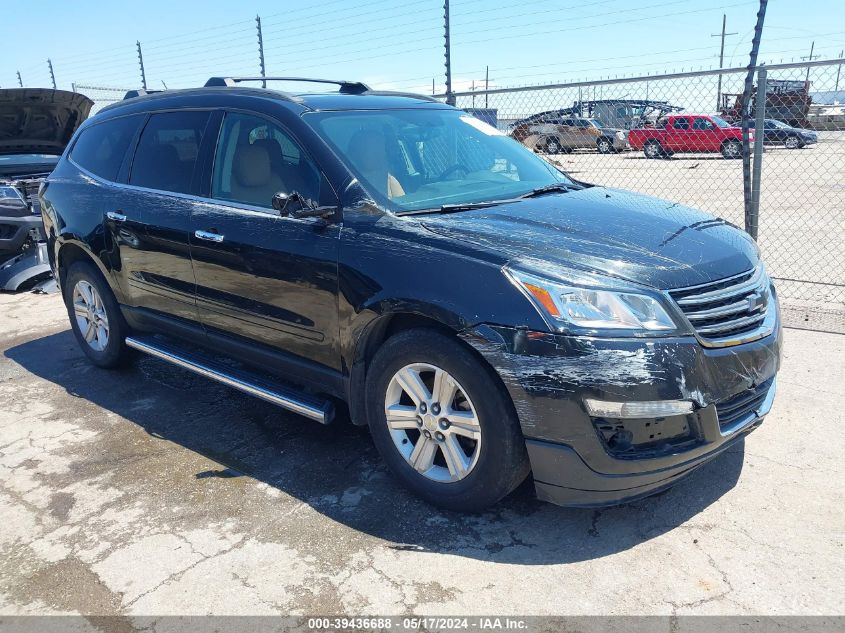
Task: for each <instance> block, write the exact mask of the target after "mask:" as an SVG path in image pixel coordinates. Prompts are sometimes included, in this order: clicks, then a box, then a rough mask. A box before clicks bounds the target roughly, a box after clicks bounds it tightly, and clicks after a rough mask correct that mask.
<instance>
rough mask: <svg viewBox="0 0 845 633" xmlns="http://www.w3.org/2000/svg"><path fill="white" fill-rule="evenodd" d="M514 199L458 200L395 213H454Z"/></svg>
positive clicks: (504, 202) (492, 205)
mask: <svg viewBox="0 0 845 633" xmlns="http://www.w3.org/2000/svg"><path fill="white" fill-rule="evenodd" d="M513 201H514V200H487V201H485V202H458V203H455V204H444V205H441V206H439V207H436V208H434V209H417V210H414V211H403V212H400V213H397V215H423V214H426V213H456V212H458V211H472V210H473V209H486V208H488V207H495V206H498V205H500V204H506V203H508V202H513Z"/></svg>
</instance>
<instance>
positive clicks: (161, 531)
mask: <svg viewBox="0 0 845 633" xmlns="http://www.w3.org/2000/svg"><path fill="white" fill-rule="evenodd" d="M843 370H845V337H843V336H837V335H832V334H821V333H815V332H806V331H798V330H788V331H787V332H786V350H785V359H784V367H783V371H782V373H781V375H780V378H779V394H778V397H777V399H776V401H775V406H774V410H773V412H772V413H771V415H770V417H769V418H768V419H767V421H766V422H765V423H764V424H763V426H762V427H761V428H760V429H759V430H757V431H756V432H754V433H753V434H752V435H750V436H749V437H748V439H747V440H746V441H745V443H744V445H740V446H739V447H737V448H735V449H733V450H732V451H731V452H729V453H728V454H725V455H722V456H721V457H719V458H718V459H717V460H715V461H713V462H711V463H710V464H708V465H707V466H705V467H703V468H701V469H700V470H698V471H696V472H695V473H694V474H693V475H692V476H691V477H689V478H687V479H686V480H685V481H683V482H682V483H681V484H679V485H678V486H676V487H675V488H673V489H671V490H670V491H668V492H667V493H665V494H663V495H661V496H659V497H654V498H650V499H645V500H642V501H639V502H637V503H634V504H631V505H628V506H623V507H617V508H612V509H607V510H601V511H593V510H573V509H563V508H558V507H555V506H552V505H547V504H543V503H539V502H537V501H536V500H535V499H534V498H533V496H532V491H531V489H530V486H524V487H523V488H521V489H520V490H518V491H517V492H516V493H515V494H514V495H512V496H511V497H510V498H508V499H506V500H505V501H503V502H502V503H500V504H499V505H498V506H497V507H495V508H494V509H493V510H491V511H489V512H487V513H484V514H482V515H478V516H461V515H456V514H449V513H444V512H441V511H438V510H436V509H433V508H432V507H430V506H428V505H426V504H425V503H423V502H421V501H419V500H418V499H416V498H415V497H413V496H412V495H411V494H409V493H408V492H406V491H405V490H404V489H402V488H401V487H399V486H398V485H397V484H396V483H395V482H394V481H393V480H392V479H391V478H390V476H389V474H388V473H387V471H386V469H385V467H384V465H383V464H382V463H381V461H380V460H379V457H378V455H377V454H376V452H375V450H374V448H373V446H372V444H371V442H370V439H369V436H368V434H367V432H366V431H365V430H361V429H355V428H351V427H349V426H343V425H339V426H329V427H323V426H320V425H318V424H315V423H313V422H309V421H307V420H305V419H303V418H299V417H296V416H293V415H290V414H287V413H285V412H283V411H281V410H279V409H276V408H274V407H273V406H271V405H269V404H266V403H263V402H261V401H258V400H254V399H251V398H249V397H248V396H245V395H242V394H240V393H237V392H235V391H232V390H230V389H228V388H226V387H223V386H220V385H217V384H216V383H212V382H209V381H207V380H205V379H203V378H200V377H197V376H194V375H191V374H188V373H185V372H184V371H182V370H179V369H176V368H172V367H170V366H168V365H166V364H164V363H162V362H160V361H157V360H154V359H152V358H147V357H139V358H138V360H137V362H135V363H134V364H133V365H132V366H130V367H129V368H127V369H125V370H121V371H117V372H110V371H104V370H100V369H97V368H94V367H92V366H91V365H89V364H88V363H87V362H86V360H85V359H84V357H83V355H82V353H81V352H80V351H79V349H78V348H77V346H76V344H75V341H74V340H73V338H72V336H71V334H70V331H69V329H68V326H67V317H66V314H65V313H64V310H63V306H62V305H61V300H60V298H59V296H58V295H35V294H20V295H0V403H2V404H0V517H2V520H1V521H0V616H9V615H13V614H33V613H38V614H44V613H83V614H88V615H116V614H120V615H129V616H133V615H138V616H140V615H153V614H163V613H167V614H206V613H215V614H247V613H248V614H280V613H284V614H306V615H307V614H326V613H332V614H336V613H347V614H356V615H360V614H408V613H417V614H420V613H424V614H491V613H493V614H526V613H531V614H606V615H607V614H762V613H767V614H842V613H843V607H842V601H841V598H840V596H839V593H840V592H839V591H838V590H837V588H841V587H842V586H845V571H843V570H845V532H843V525H845V510H843V508H845V476H843V466H842V454H843V451H845V434H843V433H842V425H843V422H845V420H844V419H843V414H842V410H841V408H840V407H839V406H838V398H840V397H845V387H843V382H842V375H843Z"/></svg>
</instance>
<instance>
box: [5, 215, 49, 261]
mask: <svg viewBox="0 0 845 633" xmlns="http://www.w3.org/2000/svg"><path fill="white" fill-rule="evenodd" d="M43 226H44V225H43V224H42V222H41V216H40V215H25V216H22V217H0V261H2V260H3V259H4V258H9V257H12V256H13V255H17V254H18V253H19V252H20V251H21V249H22V248H23V245H24V243H25V242H26V239H27V237H29V236H30V235H33V234H34V235H36V236H37V237H38V238H39V239H41V236H42V235H43V233H44V229H43Z"/></svg>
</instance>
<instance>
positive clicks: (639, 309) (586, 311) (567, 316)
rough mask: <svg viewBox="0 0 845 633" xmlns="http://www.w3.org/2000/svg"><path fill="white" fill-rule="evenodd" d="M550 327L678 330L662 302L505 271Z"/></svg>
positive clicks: (627, 293)
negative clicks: (552, 325)
mask: <svg viewBox="0 0 845 633" xmlns="http://www.w3.org/2000/svg"><path fill="white" fill-rule="evenodd" d="M505 272H506V274H507V275H508V276H509V277H510V278H511V280H512V281H513V282H514V283H515V284H516V285H517V286H518V287H519V288H520V289H521V290H522V291H523V292H524V293H525V295H526V296H527V297H528V298H529V299H531V301H532V302H533V303H534V305H535V306H536V308H537V309H538V310H539V311H540V313H541V314H542V315H543V316H544V317H545V318H546V320H547V321H548V322H549V323H550V324H556V325H557V326H558V328H561V329H565V328H566V327H567V326H575V327H577V328H583V329H590V330H604V329H609V330H628V331H641V332H642V331H645V332H666V331H670V330H675V329H677V326H676V325H675V323H674V321H672V318H671V317H670V316H669V315H668V314H667V313H666V310H664V309H663V306H662V305H661V304H660V302H659V301H658V300H657V299H655V298H654V297H651V296H649V295H645V294H639V293H633V292H620V291H610V290H596V289H592V288H578V287H575V286H567V285H565V284H560V283H558V282H554V281H550V280H548V279H544V278H542V277H536V276H534V275H530V274H527V273H523V272H520V271H517V270H511V269H505Z"/></svg>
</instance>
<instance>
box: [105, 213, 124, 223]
mask: <svg viewBox="0 0 845 633" xmlns="http://www.w3.org/2000/svg"><path fill="white" fill-rule="evenodd" d="M106 217H107V218H108V219H109V220H112V221H113V222H126V216H125V215H123V214H122V213H118V212H117V211H109V212H107V213H106Z"/></svg>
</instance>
